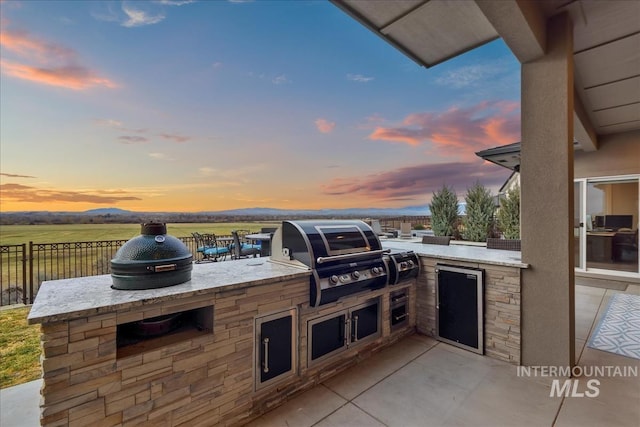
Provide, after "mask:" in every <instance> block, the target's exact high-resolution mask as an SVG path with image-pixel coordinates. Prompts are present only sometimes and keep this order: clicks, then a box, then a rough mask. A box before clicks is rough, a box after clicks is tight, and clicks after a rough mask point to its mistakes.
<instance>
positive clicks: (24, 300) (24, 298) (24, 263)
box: [21, 243, 27, 305]
mask: <svg viewBox="0 0 640 427" xmlns="http://www.w3.org/2000/svg"><path fill="white" fill-rule="evenodd" d="M21 246H22V303H23V304H24V305H27V245H26V244H24V243H23V244H22V245H21Z"/></svg>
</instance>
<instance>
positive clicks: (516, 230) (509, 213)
mask: <svg viewBox="0 0 640 427" xmlns="http://www.w3.org/2000/svg"><path fill="white" fill-rule="evenodd" d="M498 225H499V227H500V230H502V235H503V236H504V238H505V239H519V238H520V187H519V186H516V187H514V188H513V189H512V190H510V191H508V192H507V197H506V198H505V199H503V200H501V201H500V210H499V211H498Z"/></svg>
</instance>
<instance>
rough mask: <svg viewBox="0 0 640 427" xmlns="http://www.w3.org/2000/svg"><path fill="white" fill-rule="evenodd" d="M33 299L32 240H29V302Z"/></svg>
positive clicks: (31, 302)
mask: <svg viewBox="0 0 640 427" xmlns="http://www.w3.org/2000/svg"><path fill="white" fill-rule="evenodd" d="M33 300H34V298H33V242H32V241H29V303H30V304H33Z"/></svg>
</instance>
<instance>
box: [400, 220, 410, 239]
mask: <svg viewBox="0 0 640 427" xmlns="http://www.w3.org/2000/svg"><path fill="white" fill-rule="evenodd" d="M399 237H400V238H401V239H410V238H411V237H413V236H412V235H411V223H410V222H401V223H400V236H399Z"/></svg>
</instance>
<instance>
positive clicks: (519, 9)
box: [475, 0, 547, 64]
mask: <svg viewBox="0 0 640 427" xmlns="http://www.w3.org/2000/svg"><path fill="white" fill-rule="evenodd" d="M475 1H476V4H477V5H478V7H479V8H480V10H481V11H482V13H484V15H485V16H486V17H487V19H488V20H489V22H490V23H491V25H493V28H495V29H496V31H497V32H498V34H500V37H502V39H503V40H504V42H505V43H506V44H507V46H509V49H511V52H513V54H514V55H515V56H516V58H518V60H519V61H520V63H522V64H524V63H526V62H529V61H532V60H534V59H536V58H539V57H541V56H542V55H544V52H545V50H546V44H547V40H546V18H545V16H544V14H543V12H542V10H541V8H540V7H539V6H538V5H537V4H536V3H535V2H532V1H524V0H475Z"/></svg>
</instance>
